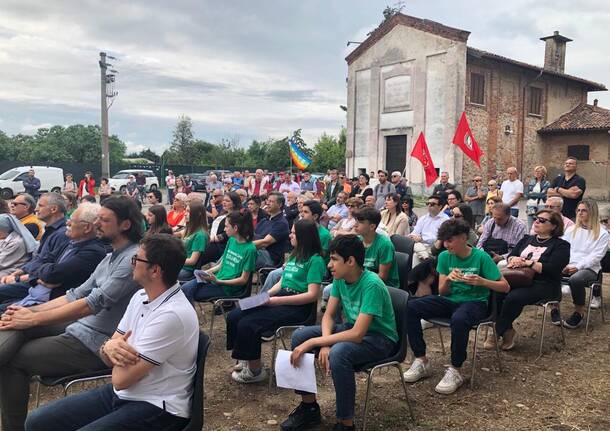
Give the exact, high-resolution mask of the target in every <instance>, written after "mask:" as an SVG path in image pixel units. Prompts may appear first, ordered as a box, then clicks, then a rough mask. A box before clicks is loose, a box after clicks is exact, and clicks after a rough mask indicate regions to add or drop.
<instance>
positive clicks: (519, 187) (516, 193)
mask: <svg viewBox="0 0 610 431" xmlns="http://www.w3.org/2000/svg"><path fill="white" fill-rule="evenodd" d="M506 174H507V175H508V179H507V180H505V181H504V182H502V186H501V187H500V191H502V202H504V203H505V204H506V205H508V206H509V207H510V215H512V216H513V217H516V218H519V201H520V200H521V198H522V197H523V183H522V182H521V180H519V178H518V177H519V173H518V172H517V168H515V167H512V166H511V167H510V168H508V169H507V170H506Z"/></svg>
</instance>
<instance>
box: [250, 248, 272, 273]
mask: <svg viewBox="0 0 610 431" xmlns="http://www.w3.org/2000/svg"><path fill="white" fill-rule="evenodd" d="M255 266H256V269H257V270H259V269H261V268H269V267H275V266H277V264H276V263H275V261H274V260H273V258H272V257H271V255H270V254H269V252H268V251H267V250H258V252H257V253H256V264H255Z"/></svg>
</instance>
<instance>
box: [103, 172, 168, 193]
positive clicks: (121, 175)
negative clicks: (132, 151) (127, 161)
mask: <svg viewBox="0 0 610 431" xmlns="http://www.w3.org/2000/svg"><path fill="white" fill-rule="evenodd" d="M136 174H143V175H144V177H145V178H146V190H156V189H158V188H159V179H158V178H157V177H156V176H155V173H154V172H153V171H151V170H149V169H123V170H122V171H118V172H117V173H116V174H114V175H113V176H112V177H111V178H110V179H109V180H108V185H109V186H110V187H112V190H117V191H120V192H121V193H123V192H124V191H125V188H126V186H127V183H128V182H129V176H130V175H134V176H135V175H136Z"/></svg>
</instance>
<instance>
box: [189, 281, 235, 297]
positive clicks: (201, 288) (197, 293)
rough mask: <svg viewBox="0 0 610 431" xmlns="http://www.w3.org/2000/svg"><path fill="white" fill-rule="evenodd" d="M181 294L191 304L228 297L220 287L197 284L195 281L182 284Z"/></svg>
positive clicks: (209, 284)
mask: <svg viewBox="0 0 610 431" xmlns="http://www.w3.org/2000/svg"><path fill="white" fill-rule="evenodd" d="M182 292H184V295H185V296H186V297H187V299H188V300H189V301H191V302H194V301H199V302H204V301H207V300H208V299H212V298H222V297H227V296H228V295H227V294H226V293H225V290H224V288H223V287H222V286H218V285H217V284H212V283H199V282H198V281H197V279H193V280H191V281H187V282H186V283H184V284H183V285H182Z"/></svg>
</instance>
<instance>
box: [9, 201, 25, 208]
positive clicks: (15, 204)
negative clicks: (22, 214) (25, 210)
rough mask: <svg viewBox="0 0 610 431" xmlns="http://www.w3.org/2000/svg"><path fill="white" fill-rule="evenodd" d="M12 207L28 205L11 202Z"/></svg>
mask: <svg viewBox="0 0 610 431" xmlns="http://www.w3.org/2000/svg"><path fill="white" fill-rule="evenodd" d="M11 205H12V206H14V207H15V206H17V205H27V204H26V203H25V202H11Z"/></svg>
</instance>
